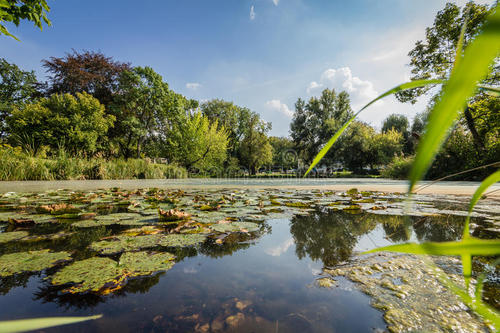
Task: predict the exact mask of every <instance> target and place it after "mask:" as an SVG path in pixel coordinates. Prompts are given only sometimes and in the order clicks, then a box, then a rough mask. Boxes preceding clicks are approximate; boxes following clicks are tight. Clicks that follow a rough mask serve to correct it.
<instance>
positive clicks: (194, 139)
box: [168, 112, 228, 171]
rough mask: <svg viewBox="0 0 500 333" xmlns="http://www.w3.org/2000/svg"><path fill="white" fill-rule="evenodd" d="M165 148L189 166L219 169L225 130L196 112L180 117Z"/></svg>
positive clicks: (226, 137) (223, 157) (222, 157)
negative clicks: (182, 118)
mask: <svg viewBox="0 0 500 333" xmlns="http://www.w3.org/2000/svg"><path fill="white" fill-rule="evenodd" d="M168 142H169V144H168V149H171V150H172V153H173V155H174V156H175V158H176V161H177V162H178V163H179V164H182V165H183V166H184V167H186V168H187V169H188V170H189V169H191V168H195V169H198V170H200V171H217V170H221V169H222V167H223V163H224V161H225V160H226V158H227V152H226V150H227V146H228V133H227V131H226V129H225V128H224V127H223V126H219V125H218V122H217V121H215V122H213V123H210V121H209V119H208V117H207V116H204V115H202V114H201V113H200V112H196V113H195V114H194V115H192V116H188V117H187V119H184V120H183V121H181V122H180V123H179V124H178V126H177V128H176V131H175V132H173V133H172V135H171V136H170V137H169V141H168Z"/></svg>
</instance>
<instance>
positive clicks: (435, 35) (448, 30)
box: [396, 1, 500, 151]
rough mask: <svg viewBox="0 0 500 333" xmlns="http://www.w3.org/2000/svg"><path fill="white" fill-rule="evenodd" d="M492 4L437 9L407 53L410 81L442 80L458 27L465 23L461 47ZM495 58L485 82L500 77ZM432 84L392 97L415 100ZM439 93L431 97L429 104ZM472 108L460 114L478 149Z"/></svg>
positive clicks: (449, 5) (481, 147)
mask: <svg viewBox="0 0 500 333" xmlns="http://www.w3.org/2000/svg"><path fill="white" fill-rule="evenodd" d="M493 8H494V7H493V6H492V7H491V8H489V7H488V6H486V5H479V4H475V3H474V2H472V1H471V2H468V3H467V4H466V5H465V6H464V7H463V8H462V10H461V9H460V7H458V6H457V5H455V4H453V3H447V4H446V6H445V8H444V9H443V10H441V11H439V12H438V13H437V15H436V18H435V20H434V24H433V25H432V26H431V27H429V28H427V29H426V38H425V41H418V42H417V43H416V44H415V47H414V48H413V49H412V50H411V51H410V53H408V55H409V56H410V67H411V73H412V76H411V80H420V79H446V78H447V77H448V76H449V74H450V70H451V68H452V66H453V63H454V60H455V55H456V47H457V43H458V39H459V37H460V31H461V29H462V26H463V25H464V24H466V30H465V35H464V47H463V49H465V47H466V46H467V45H468V44H469V43H470V42H471V41H472V40H473V39H474V38H475V36H476V35H477V34H478V33H479V32H480V31H481V27H482V25H483V24H484V22H485V20H486V17H487V16H488V15H489V14H490V13H491V12H492V10H493ZM498 63H499V62H498V61H496V62H495V65H493V68H492V71H491V74H490V75H489V76H488V77H487V78H486V80H485V83H488V84H493V85H495V84H498V82H499V79H500V66H499V65H498ZM433 87H434V86H432V85H428V86H425V87H422V88H416V89H411V90H407V91H402V92H400V93H398V94H397V95H396V96H397V98H398V99H399V100H400V101H401V102H411V103H415V102H416V101H417V98H418V97H420V96H422V95H424V94H427V93H428V92H430V91H432V88H433ZM437 98H439V96H435V97H434V98H433V99H432V101H431V103H433V102H435V100H436V99H437ZM473 113H474V110H473V109H472V108H471V107H470V105H468V106H466V108H465V109H464V110H463V117H464V118H465V120H466V125H467V128H468V130H469V131H470V133H471V134H472V138H473V140H474V144H475V146H476V149H477V150H478V151H481V150H483V151H484V149H485V147H484V140H482V138H481V137H480V136H479V134H478V131H477V128H476V124H475V120H474V119H475V118H476V117H478V115H477V114H476V115H474V114H473Z"/></svg>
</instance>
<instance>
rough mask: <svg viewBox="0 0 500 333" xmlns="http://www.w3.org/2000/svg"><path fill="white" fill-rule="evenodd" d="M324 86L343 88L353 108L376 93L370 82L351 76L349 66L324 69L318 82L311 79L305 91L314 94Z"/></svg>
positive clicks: (367, 100)
mask: <svg viewBox="0 0 500 333" xmlns="http://www.w3.org/2000/svg"><path fill="white" fill-rule="evenodd" d="M326 88H329V89H332V88H333V89H335V90H337V91H342V90H345V91H346V92H347V93H349V96H350V98H351V102H352V105H353V107H354V108H358V107H360V106H361V105H362V104H364V103H366V102H369V101H370V100H371V99H373V98H375V97H377V95H378V93H377V91H376V90H375V88H374V87H373V83H372V82H370V81H368V80H362V79H360V78H359V77H357V76H353V75H352V71H351V69H350V68H349V67H341V68H338V69H333V68H329V69H327V70H325V71H324V72H323V74H321V78H320V80H319V83H318V82H316V81H312V82H311V83H309V86H308V87H307V89H306V91H307V93H308V94H312V95H314V94H317V93H319V92H320V91H321V90H323V89H326Z"/></svg>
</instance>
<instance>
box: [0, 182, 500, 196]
mask: <svg viewBox="0 0 500 333" xmlns="http://www.w3.org/2000/svg"><path fill="white" fill-rule="evenodd" d="M427 184H429V182H421V183H419V186H422V185H427ZM479 184H480V182H456V181H448V182H446V181H443V182H440V183H436V184H432V185H430V186H427V187H425V188H423V189H421V190H419V191H418V193H420V194H441V195H446V194H450V195H467V196H471V195H472V194H473V193H474V191H475V190H476V189H477V187H478V186H479ZM112 187H119V188H123V189H137V188H151V187H157V188H175V189H178V188H180V189H213V190H217V189H231V188H235V189H236V188H237V189H296V190H312V189H318V190H335V191H346V190H348V189H351V188H357V189H358V190H360V191H380V192H399V193H404V192H406V190H407V189H408V183H407V182H406V181H398V180H390V179H376V180H374V179H363V178H349V179H327V180H325V179H313V180H308V179H286V180H281V179H280V180H276V179H270V180H269V179H257V180H255V179H221V180H218V179H210V178H209V179H199V178H189V179H126V180H58V181H2V182H0V193H5V192H39V191H46V190H55V189H72V190H87V191H88V190H96V189H107V188H112ZM416 188H417V189H418V186H417V187H416ZM491 191H495V192H493V193H491V194H490V195H489V196H490V197H496V198H500V184H495V185H493V186H492V187H491V188H490V189H489V191H488V192H491Z"/></svg>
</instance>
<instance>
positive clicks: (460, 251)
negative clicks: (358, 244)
mask: <svg viewBox="0 0 500 333" xmlns="http://www.w3.org/2000/svg"><path fill="white" fill-rule="evenodd" d="M381 251H389V252H401V253H411V254H431V255H440V256H462V255H478V256H493V255H498V254H500V239H479V238H474V237H468V238H466V239H462V240H461V241H457V242H427V243H421V244H417V243H406V244H396V245H389V246H384V247H379V248H376V249H373V250H370V251H368V252H365V253H374V252H381Z"/></svg>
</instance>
